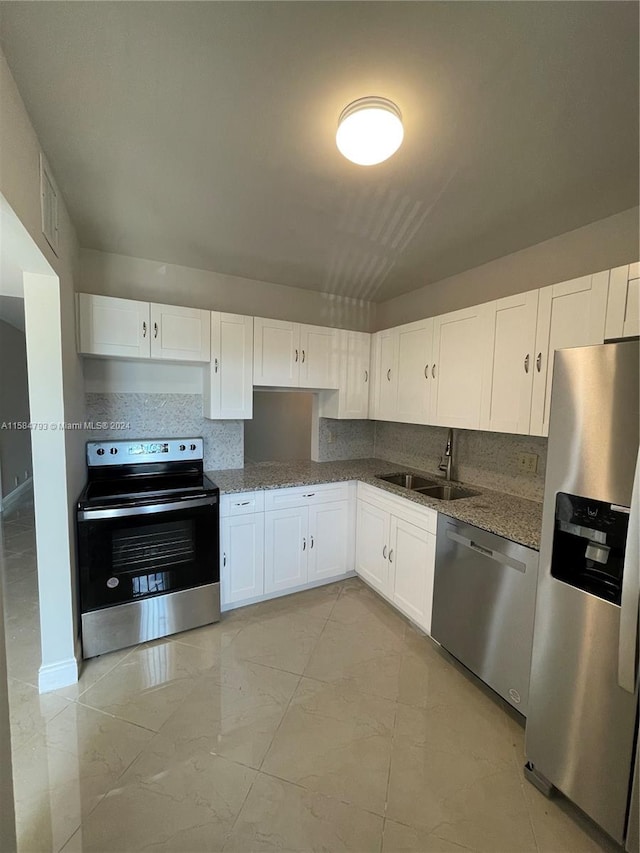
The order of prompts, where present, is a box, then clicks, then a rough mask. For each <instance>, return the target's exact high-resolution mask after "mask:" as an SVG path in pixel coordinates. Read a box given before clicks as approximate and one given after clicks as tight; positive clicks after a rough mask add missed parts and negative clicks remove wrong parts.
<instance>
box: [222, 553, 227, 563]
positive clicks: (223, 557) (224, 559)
mask: <svg viewBox="0 0 640 853" xmlns="http://www.w3.org/2000/svg"><path fill="white" fill-rule="evenodd" d="M222 565H223V566H226V565H227V555H226V554H223V555H222Z"/></svg>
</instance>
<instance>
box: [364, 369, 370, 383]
mask: <svg viewBox="0 0 640 853" xmlns="http://www.w3.org/2000/svg"><path fill="white" fill-rule="evenodd" d="M364 381H365V382H368V381H369V371H368V370H365V372H364Z"/></svg>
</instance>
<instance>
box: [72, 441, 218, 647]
mask: <svg viewBox="0 0 640 853" xmlns="http://www.w3.org/2000/svg"><path fill="white" fill-rule="evenodd" d="M87 467H88V481H87V485H86V486H85V488H84V490H83V492H82V494H81V495H80V497H79V499H78V505H77V533H78V570H79V591H80V612H81V618H82V650H83V657H85V658H90V657H94V656H95V655H100V654H103V653H105V652H109V651H113V650H115V649H121V648H124V647H126V646H131V645H134V644H135V643H140V642H144V641H146V640H153V639H157V638H158V637H164V636H167V635H168V634H173V633H176V632H178V631H185V630H187V629H189V628H195V627H197V626H200V625H206V624H208V623H210V622H215V621H217V620H218V619H219V618H220V565H219V559H220V558H219V494H220V492H219V489H218V488H217V486H216V485H215V483H212V482H211V480H209V478H208V477H207V476H206V475H205V474H204V472H203V442H202V439H201V438H183V439H179V438H178V439H154V440H149V439H145V440H140V441H101V442H93V441H91V442H88V443H87Z"/></svg>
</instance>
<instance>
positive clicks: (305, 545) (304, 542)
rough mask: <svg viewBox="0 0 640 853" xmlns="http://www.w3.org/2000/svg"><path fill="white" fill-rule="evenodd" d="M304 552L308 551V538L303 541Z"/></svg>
mask: <svg viewBox="0 0 640 853" xmlns="http://www.w3.org/2000/svg"><path fill="white" fill-rule="evenodd" d="M302 550H303V551H306V550H307V539H306V537H305V538H304V539H303V540H302Z"/></svg>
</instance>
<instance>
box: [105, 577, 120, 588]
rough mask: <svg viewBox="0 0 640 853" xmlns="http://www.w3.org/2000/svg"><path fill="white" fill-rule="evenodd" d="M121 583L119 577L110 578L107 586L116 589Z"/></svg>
mask: <svg viewBox="0 0 640 853" xmlns="http://www.w3.org/2000/svg"><path fill="white" fill-rule="evenodd" d="M119 583H120V579H119V578H109V580H108V581H107V586H108V587H109V589H115V588H116V587H117V586H118V585H119Z"/></svg>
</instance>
